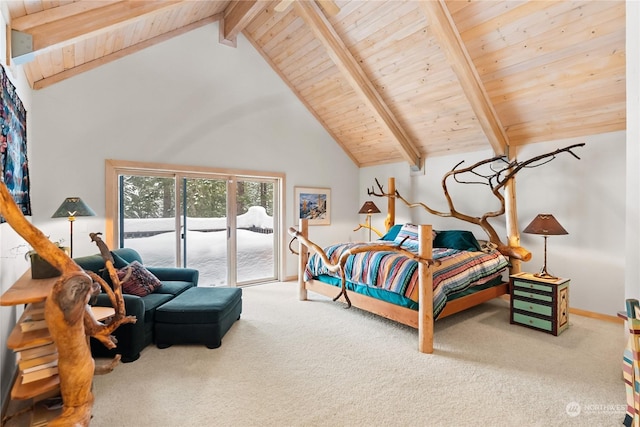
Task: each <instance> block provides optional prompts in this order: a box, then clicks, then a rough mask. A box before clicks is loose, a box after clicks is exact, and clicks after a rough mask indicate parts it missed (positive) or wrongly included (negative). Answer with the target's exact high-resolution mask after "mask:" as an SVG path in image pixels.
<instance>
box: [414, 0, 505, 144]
mask: <svg viewBox="0 0 640 427" xmlns="http://www.w3.org/2000/svg"><path fill="white" fill-rule="evenodd" d="M418 3H419V4H420V7H421V8H422V10H423V12H424V14H425V15H426V17H427V20H428V24H429V31H430V32H431V33H432V34H433V35H434V36H435V37H436V38H437V39H438V41H439V43H440V45H441V46H442V48H443V50H444V53H445V55H446V56H447V59H448V60H449V63H450V64H451V67H452V68H453V71H454V72H455V73H456V75H457V76H458V80H459V81H460V84H461V86H462V89H463V90H464V93H465V95H466V96H467V99H468V100H469V102H470V103H471V108H472V109H473V111H474V112H475V114H476V116H477V117H478V121H479V122H480V126H481V127H482V130H483V131H484V133H485V135H486V136H487V139H488V140H489V143H490V144H491V147H492V148H493V151H494V152H495V153H496V154H497V155H506V154H507V151H508V147H509V140H508V138H507V134H506V132H505V130H504V127H503V126H502V124H501V123H500V119H499V118H498V115H497V113H496V111H495V109H494V108H493V104H491V101H490V100H489V96H488V95H487V92H486V90H485V88H484V85H483V84H482V81H481V80H480V76H479V75H478V72H477V70H476V68H475V66H474V65H473V62H472V61H471V57H470V56H469V53H468V52H467V49H466V48H465V46H464V44H463V43H462V38H461V37H460V33H459V32H458V30H457V28H456V26H455V23H454V22H453V19H452V18H451V14H449V10H448V9H447V6H446V5H445V4H444V0H434V1H420V2H418Z"/></svg>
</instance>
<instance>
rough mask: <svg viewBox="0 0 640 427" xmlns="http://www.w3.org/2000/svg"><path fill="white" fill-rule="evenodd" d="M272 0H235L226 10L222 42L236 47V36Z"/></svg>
mask: <svg viewBox="0 0 640 427" xmlns="http://www.w3.org/2000/svg"><path fill="white" fill-rule="evenodd" d="M270 4H271V1H258V0H234V1H232V2H231V3H229V5H228V6H227V7H226V9H225V10H224V18H223V20H222V22H221V23H220V43H222V44H225V45H227V46H232V47H236V37H237V36H238V34H239V33H240V32H242V30H244V27H246V26H247V25H248V24H249V23H250V22H251V21H252V20H253V18H255V17H256V16H258V15H259V14H260V13H262V11H263V10H264V8H265V7H267V6H268V5H270Z"/></svg>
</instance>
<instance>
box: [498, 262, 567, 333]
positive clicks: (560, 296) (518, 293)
mask: <svg viewBox="0 0 640 427" xmlns="http://www.w3.org/2000/svg"><path fill="white" fill-rule="evenodd" d="M510 278H511V319H510V322H511V324H518V325H522V326H526V327H529V328H532V329H537V330H540V331H544V332H547V333H550V334H553V335H556V336H557V335H559V334H560V333H561V332H563V331H564V330H566V329H567V328H568V327H569V279H563V278H556V279H543V278H540V277H536V276H534V275H533V274H531V273H517V274H513V275H511V276H510Z"/></svg>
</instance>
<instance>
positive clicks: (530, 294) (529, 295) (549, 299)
mask: <svg viewBox="0 0 640 427" xmlns="http://www.w3.org/2000/svg"><path fill="white" fill-rule="evenodd" d="M513 294H514V295H517V296H519V297H524V298H531V299H537V300H540V301H546V302H552V301H553V296H551V295H541V294H534V293H533V292H527V291H521V290H520V289H514V290H513Z"/></svg>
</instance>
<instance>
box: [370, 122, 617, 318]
mask: <svg viewBox="0 0 640 427" xmlns="http://www.w3.org/2000/svg"><path fill="white" fill-rule="evenodd" d="M625 140H626V137H625V132H616V133H609V134H603V135H596V136H591V137H588V138H577V139H571V140H563V141H553V142H546V143H537V144H532V145H528V146H525V147H523V148H522V149H521V150H520V152H519V154H518V159H519V160H526V159H529V158H531V157H534V156H536V155H538V154H544V153H547V152H551V151H554V150H555V149H557V148H564V147H566V146H569V145H572V144H575V143H581V142H585V143H586V145H585V147H581V148H577V149H575V150H574V151H575V154H576V155H578V156H579V157H581V160H577V159H575V158H574V157H573V156H571V155H569V154H566V153H565V154H561V155H559V156H558V157H557V158H556V159H555V160H553V161H552V162H550V163H548V164H546V165H543V166H540V167H539V168H532V169H526V170H523V171H521V172H520V173H518V175H517V177H516V182H517V185H516V192H517V205H518V223H519V229H520V230H522V229H524V228H525V227H526V226H527V225H528V224H529V222H531V220H532V219H533V218H534V217H535V216H536V215H537V214H538V213H552V214H553V215H554V216H555V217H556V219H558V221H559V222H560V223H561V224H562V225H563V227H564V228H565V229H566V230H567V231H568V232H569V234H568V235H567V236H552V237H549V241H548V256H547V266H548V269H549V271H550V272H551V273H553V274H555V275H558V276H562V277H568V278H571V280H572V285H571V300H570V303H571V306H572V307H574V308H579V309H583V310H589V311H593V312H598V313H604V314H609V315H613V316H615V314H616V312H617V311H619V310H621V309H622V308H623V307H624V281H625V278H624V275H625V270H624V268H625V260H624V255H623V251H624V242H625V221H624V218H625V209H626V205H625ZM491 156H492V152H491V151H490V150H487V151H484V152H477V153H469V154H465V155H451V156H445V157H437V158H432V159H428V160H427V162H426V168H425V175H423V176H410V173H409V167H408V165H407V164H406V163H395V164H391V165H385V166H376V167H369V168H363V169H361V171H360V187H361V189H360V199H361V201H364V200H367V198H368V197H367V196H366V194H367V193H366V188H367V187H368V188H371V186H372V185H373V184H374V179H375V178H378V180H379V181H380V182H381V183H383V184H384V185H385V188H386V184H387V178H388V177H389V176H393V177H395V178H396V189H397V190H398V191H399V192H400V194H401V195H402V196H403V197H405V198H406V199H408V200H409V201H412V202H423V203H425V204H427V205H429V206H430V207H431V208H433V209H437V210H441V211H448V209H447V206H446V202H445V199H444V196H443V193H442V188H441V185H440V182H441V180H442V177H443V175H444V174H445V173H446V172H447V171H449V170H450V169H451V168H453V166H455V165H456V164H457V163H458V162H459V161H461V160H464V161H465V164H464V165H471V164H473V163H474V162H476V161H478V160H482V159H485V158H489V157H491ZM449 191H450V193H451V195H452V197H453V200H454V203H455V204H456V208H457V209H458V211H460V212H463V213H467V214H470V215H473V216H479V215H481V214H482V213H484V212H486V211H489V210H495V209H497V208H499V206H500V205H499V203H498V202H497V200H496V199H495V198H494V197H493V196H492V195H491V193H490V192H489V190H488V187H485V186H478V185H466V184H456V183H449ZM374 201H375V202H376V204H378V207H380V208H381V210H383V211H385V212H386V199H385V200H383V199H377V198H376V199H374ZM396 206H397V213H396V217H397V222H398V223H401V222H405V221H414V222H418V223H420V222H422V223H430V224H433V226H434V228H436V229H452V228H455V229H464V230H470V231H473V232H474V234H475V235H476V236H477V237H478V238H481V239H486V238H487V236H486V235H485V234H484V233H483V231H482V230H481V229H479V228H478V227H474V226H473V225H471V224H468V223H465V222H462V221H459V220H456V219H452V218H441V217H437V216H433V215H430V214H428V213H427V212H426V211H425V210H423V209H422V208H414V209H413V210H412V211H410V210H409V209H408V208H407V207H405V206H404V205H403V204H402V203H398V204H397V205H396ZM383 222H384V215H377V216H376V215H374V216H373V224H374V226H376V227H379V228H384V226H383ZM492 224H493V225H494V227H495V228H496V231H497V232H498V234H499V235H500V236H501V237H502V238H503V242H506V240H507V239H506V234H507V233H506V228H505V225H504V217H500V219H499V220H495V221H492ZM543 242H544V240H543V238H542V237H541V236H536V235H527V234H522V235H521V244H522V246H524V247H525V248H527V249H529V250H530V251H531V252H532V254H533V259H532V260H531V261H530V262H529V263H523V264H522V270H523V271H532V272H536V271H538V270H539V269H540V267H541V266H542V264H543V254H544V248H543Z"/></svg>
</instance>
